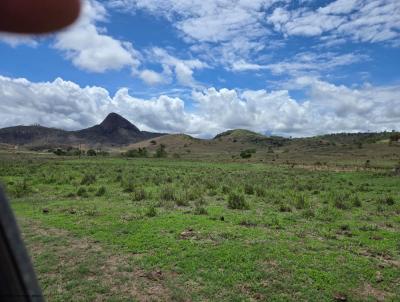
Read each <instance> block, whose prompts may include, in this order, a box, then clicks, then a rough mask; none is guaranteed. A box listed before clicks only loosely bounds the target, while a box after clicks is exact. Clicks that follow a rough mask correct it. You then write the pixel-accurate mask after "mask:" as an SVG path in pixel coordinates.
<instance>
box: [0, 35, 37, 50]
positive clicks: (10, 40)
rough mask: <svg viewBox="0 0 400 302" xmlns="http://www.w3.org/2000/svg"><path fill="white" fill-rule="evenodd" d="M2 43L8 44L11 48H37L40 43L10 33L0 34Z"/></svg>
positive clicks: (24, 36) (29, 37) (33, 39)
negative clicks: (23, 46) (22, 46)
mask: <svg viewBox="0 0 400 302" xmlns="http://www.w3.org/2000/svg"><path fill="white" fill-rule="evenodd" d="M0 42H3V43H6V44H8V45H10V46H11V47H17V46H20V45H26V46H29V47H36V46H37V45H38V41H37V40H36V39H35V38H32V37H31V36H28V35H19V34H10V33H0Z"/></svg>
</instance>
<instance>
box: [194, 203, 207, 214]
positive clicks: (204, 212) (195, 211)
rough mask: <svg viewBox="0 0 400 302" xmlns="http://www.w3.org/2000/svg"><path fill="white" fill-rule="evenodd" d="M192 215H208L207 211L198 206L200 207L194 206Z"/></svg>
mask: <svg viewBox="0 0 400 302" xmlns="http://www.w3.org/2000/svg"><path fill="white" fill-rule="evenodd" d="M194 214H195V215H208V212H207V210H206V209H205V208H204V207H202V206H200V205H196V207H195V208H194Z"/></svg>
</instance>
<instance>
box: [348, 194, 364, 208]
mask: <svg viewBox="0 0 400 302" xmlns="http://www.w3.org/2000/svg"><path fill="white" fill-rule="evenodd" d="M351 203H352V204H353V206H354V207H357V208H359V207H361V206H362V202H361V199H360V197H358V195H353V196H352V198H351Z"/></svg>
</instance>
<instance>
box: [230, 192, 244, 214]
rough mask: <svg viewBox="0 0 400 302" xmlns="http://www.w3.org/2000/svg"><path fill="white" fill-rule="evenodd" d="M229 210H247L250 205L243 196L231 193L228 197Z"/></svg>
mask: <svg viewBox="0 0 400 302" xmlns="http://www.w3.org/2000/svg"><path fill="white" fill-rule="evenodd" d="M228 208H230V209H236V210H247V209H249V205H248V204H247V203H246V200H245V198H244V196H243V195H242V194H238V193H234V192H232V193H230V194H229V197H228Z"/></svg>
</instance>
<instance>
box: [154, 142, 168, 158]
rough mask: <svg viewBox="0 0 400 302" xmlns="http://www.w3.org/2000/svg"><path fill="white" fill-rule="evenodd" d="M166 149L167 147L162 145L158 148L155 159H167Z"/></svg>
mask: <svg viewBox="0 0 400 302" xmlns="http://www.w3.org/2000/svg"><path fill="white" fill-rule="evenodd" d="M165 148H166V146H165V145H164V144H161V145H160V146H158V148H157V150H156V154H155V155H154V157H157V158H161V157H167V151H166V150H165Z"/></svg>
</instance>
